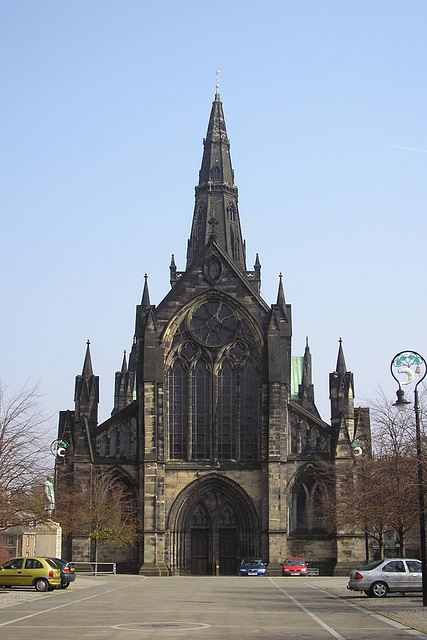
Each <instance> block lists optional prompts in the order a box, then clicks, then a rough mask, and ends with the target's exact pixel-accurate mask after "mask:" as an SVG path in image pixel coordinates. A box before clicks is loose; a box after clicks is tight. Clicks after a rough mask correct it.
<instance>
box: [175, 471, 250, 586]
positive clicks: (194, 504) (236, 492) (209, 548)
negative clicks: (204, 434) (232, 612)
mask: <svg viewBox="0 0 427 640" xmlns="http://www.w3.org/2000/svg"><path fill="white" fill-rule="evenodd" d="M168 536H169V541H170V572H171V574H172V575H174V574H175V575H177V574H180V575H182V574H190V575H213V574H215V569H216V564H217V563H218V564H219V574H220V575H235V574H236V572H237V568H238V564H239V562H240V560H241V558H242V557H244V556H245V555H246V556H249V555H260V541H261V536H260V530H259V523H258V516H257V514H256V511H255V507H254V504H253V502H252V500H251V498H250V497H249V496H248V494H247V493H246V491H244V490H243V489H242V487H240V486H239V485H238V484H237V483H236V482H234V481H232V480H230V479H229V478H225V477H223V476H218V475H215V474H210V475H209V476H206V477H205V478H201V479H199V480H196V481H194V482H192V483H191V484H190V485H188V486H187V487H186V488H185V489H184V490H183V491H181V493H180V494H179V495H178V496H177V498H176V500H175V502H174V504H173V505H172V509H171V511H170V513H169V518H168Z"/></svg>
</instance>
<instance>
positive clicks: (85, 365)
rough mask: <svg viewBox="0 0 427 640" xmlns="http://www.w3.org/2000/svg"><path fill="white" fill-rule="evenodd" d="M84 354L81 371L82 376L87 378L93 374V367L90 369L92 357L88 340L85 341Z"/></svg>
mask: <svg viewBox="0 0 427 640" xmlns="http://www.w3.org/2000/svg"><path fill="white" fill-rule="evenodd" d="M86 345H87V347H86V355H85V361H84V363H83V371H82V376H83V377H84V378H88V377H89V376H93V369H92V358H91V357H90V348H89V345H90V340H88V341H87V342H86Z"/></svg>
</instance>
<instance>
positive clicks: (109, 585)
mask: <svg viewBox="0 0 427 640" xmlns="http://www.w3.org/2000/svg"><path fill="white" fill-rule="evenodd" d="M345 584H346V580H345V579H343V578H342V579H339V578H329V579H328V578H313V579H308V578H281V577H279V578H268V577H266V578H239V577H206V578H204V577H201V578H198V577H188V578H187V577H173V578H145V577H142V576H116V577H113V576H108V577H106V576H104V577H86V576H85V577H84V576H78V577H77V580H76V582H75V583H74V584H73V585H71V587H70V588H69V589H66V590H58V591H55V592H53V593H46V594H40V593H36V592H34V591H31V590H23V589H19V590H18V589H16V590H15V589H13V590H7V592H6V590H3V589H2V590H0V638H1V639H2V640H3V639H4V640H21V639H22V638H23V637H27V638H31V639H32V640H42V639H43V640H54V639H55V640H57V639H58V638H60V639H61V640H75V639H79V640H80V639H81V638H84V639H85V640H86V639H90V640H96V639H102V640H112V639H114V640H116V639H117V640H145V639H147V638H150V639H151V638H153V639H157V638H167V639H168V640H173V639H175V638H177V639H179V638H182V639H185V640H187V639H188V640H220V639H221V640H224V639H225V638H227V639H228V638H229V639H233V640H238V639H241V640H243V639H244V640H251V639H252V638H256V639H259V638H262V639H265V640H274V639H276V638H289V639H290V638H292V639H293V640H296V639H304V640H323V639H328V640H329V639H331V638H335V639H336V640H376V639H379V638H381V639H382V640H384V639H385V638H386V639H387V640H403V639H405V640H408V639H409V638H411V637H418V638H424V639H425V640H427V635H424V634H422V633H420V632H417V631H414V630H413V629H410V628H409V627H408V626H405V625H404V624H400V623H398V622H394V621H392V620H389V619H387V618H385V617H384V616H386V615H388V612H391V611H394V610H397V609H399V608H401V609H402V610H407V609H408V606H409V610H410V609H411V606H412V607H414V611H415V610H416V611H417V615H420V616H421V617H422V616H424V615H427V614H424V612H423V611H422V600H421V599H420V597H418V595H416V596H408V597H405V596H400V595H399V596H388V597H387V598H385V599H384V600H381V601H378V600H373V599H371V598H366V597H365V596H363V595H362V596H360V595H359V594H357V593H353V592H348V591H346V590H345ZM361 604H363V605H368V606H369V607H370V609H369V608H368V609H366V608H364V607H362V606H360V605H361ZM379 613H380V614H382V615H379Z"/></svg>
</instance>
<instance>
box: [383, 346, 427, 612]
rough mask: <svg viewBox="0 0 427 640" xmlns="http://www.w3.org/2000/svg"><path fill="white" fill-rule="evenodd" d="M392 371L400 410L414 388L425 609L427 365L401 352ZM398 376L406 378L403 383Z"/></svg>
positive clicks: (425, 601) (416, 356)
mask: <svg viewBox="0 0 427 640" xmlns="http://www.w3.org/2000/svg"><path fill="white" fill-rule="evenodd" d="M390 371H391V375H392V376H393V378H394V379H395V380H396V382H397V384H398V385H399V389H398V390H397V392H396V395H397V400H396V402H395V403H394V404H393V406H394V407H397V408H398V409H405V408H407V406H408V405H409V404H411V403H410V401H409V400H405V392H404V390H403V389H402V385H411V384H413V383H415V387H414V411H415V439H416V446H417V463H418V505H419V511H420V514H419V515H420V545H421V570H422V579H423V607H426V606H427V567H426V523H425V513H424V480H423V475H424V474H423V456H422V446H421V429H420V405H419V401H418V385H419V384H420V382H422V380H424V378H425V377H426V374H427V364H426V361H425V360H424V358H423V357H422V356H421V355H420V354H419V353H417V352H416V351H401V352H400V353H398V354H397V355H396V356H394V358H393V360H392V361H391V365H390ZM396 375H401V376H406V378H405V379H404V380H403V382H401V381H400V380H399V378H397V377H396Z"/></svg>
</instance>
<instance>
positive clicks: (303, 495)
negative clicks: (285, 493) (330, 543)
mask: <svg viewBox="0 0 427 640" xmlns="http://www.w3.org/2000/svg"><path fill="white" fill-rule="evenodd" d="M323 503H324V495H323V491H322V487H321V485H320V484H319V482H317V480H315V478H314V477H313V476H311V475H309V476H307V477H305V478H304V479H303V480H302V481H301V482H299V483H298V484H297V486H296V487H295V489H294V492H293V505H292V513H293V523H291V529H292V530H293V531H294V532H298V533H310V534H313V533H319V532H322V531H324V530H325V513H324V506H323Z"/></svg>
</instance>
